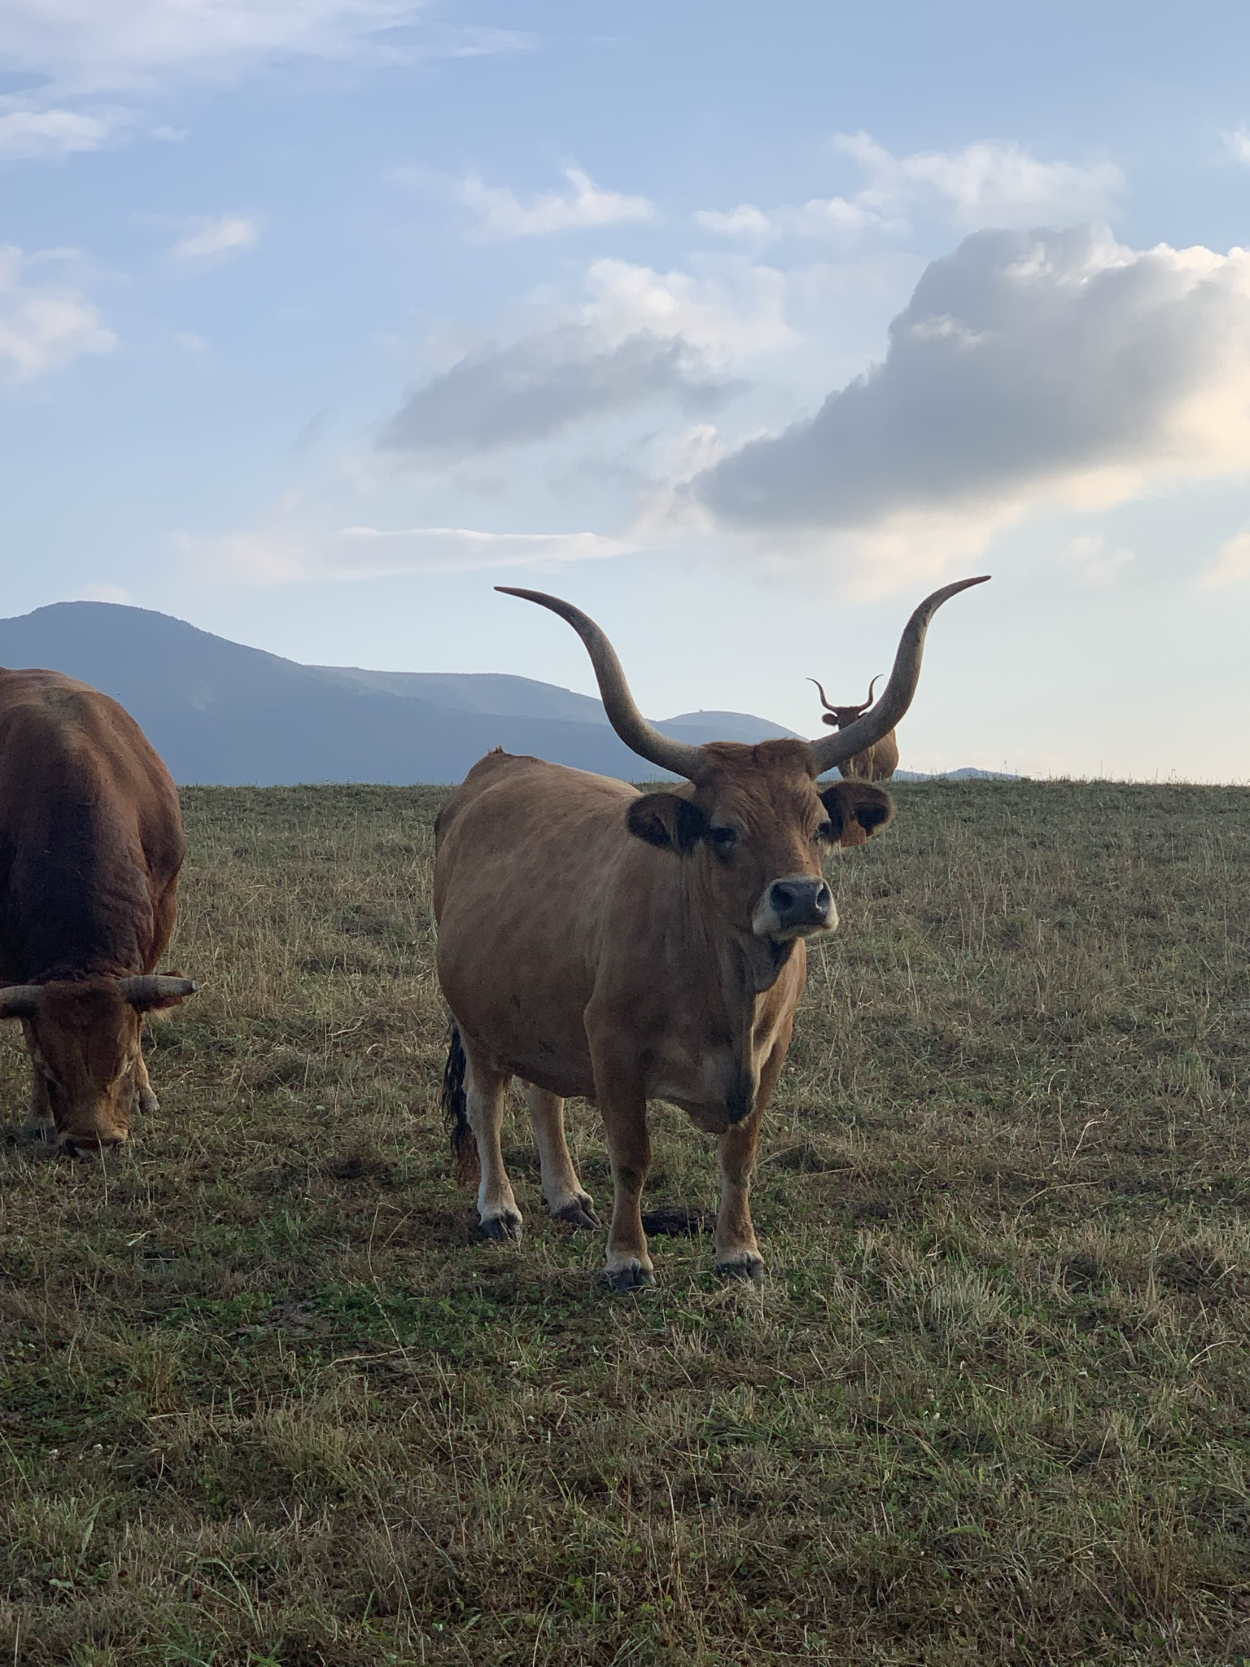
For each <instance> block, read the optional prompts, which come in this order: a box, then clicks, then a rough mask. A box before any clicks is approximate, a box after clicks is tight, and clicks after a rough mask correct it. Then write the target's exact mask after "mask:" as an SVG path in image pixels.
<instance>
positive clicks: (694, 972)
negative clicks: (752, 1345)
mask: <svg viewBox="0 0 1250 1667" xmlns="http://www.w3.org/2000/svg"><path fill="white" fill-rule="evenodd" d="M982 583H984V580H983V579H980V578H977V579H964V580H961V581H960V582H959V583H957V584H951V585H946V586H944V587H943V588H942V589H941V590H937V591H935V592H934V593H933V594H932V595H931V596H929V597H927V598H926V599H925V601H924V602H922V603H921V604H920V606H919V607H918V608H917V609H916V610H915V612H914V613H913V614H912V616H911V618H910V619H909V620H908V622H907V625H906V626H905V628H904V630H903V634H902V638H901V641H900V643H899V648H898V653H897V655H896V657H895V661H894V667H893V670H892V672H891V674H890V679H889V682H888V683H887V685H886V687H885V690H884V692H883V694H882V696H881V699H880V700H879V701H878V702H877V704H876V705H875V706H874V707H873V709H872V710H871V712H869V713H867V714H866V715H864V716H862V717H860V718H859V719H857V720H856V721H855V722H854V723H852V724H850V725H848V726H847V727H846V728H845V729H841V730H839V731H837V732H836V733H835V734H832V735H826V736H822V737H821V738H820V739H818V740H815V741H799V740H775V741H764V742H761V743H760V744H759V745H757V746H743V745H739V744H737V743H733V742H710V743H708V744H706V745H703V746H693V745H690V744H688V743H686V742H682V741H677V740H674V739H672V738H670V737H668V736H665V735H663V734H661V733H660V731H659V730H657V729H655V728H654V727H653V726H652V725H651V724H650V723H648V722H647V720H646V719H645V718H644V717H643V716H642V714H641V712H640V711H639V710H638V707H637V705H636V704H635V702H634V698H633V696H632V694H631V693H630V690H629V685H628V683H627V682H626V679H625V674H624V671H623V670H622V668H621V664H620V661H619V660H618V659H617V656H616V652H615V650H614V649H613V647H612V645H611V643H610V642H609V641H608V639H607V637H606V636H605V635H604V633H603V632H602V631H601V630H600V629H599V627H598V626H597V625H596V624H595V623H594V621H593V620H591V619H590V618H588V617H587V615H586V614H584V613H582V612H581V610H580V609H579V608H575V607H574V606H573V605H572V604H571V603H568V602H564V601H561V600H560V598H558V597H555V596H547V595H545V594H543V593H542V592H540V591H530V590H513V589H511V588H510V587H505V586H500V587H498V588H500V589H501V590H503V591H504V592H505V594H507V595H510V596H520V597H522V598H523V599H525V600H526V601H530V602H536V603H538V604H539V605H540V606H541V607H544V608H549V609H550V610H551V611H552V612H553V613H556V614H559V616H560V617H561V618H562V619H564V620H565V621H567V623H568V624H569V625H571V626H572V627H573V629H574V630H575V631H576V632H577V633H578V635H579V636H580V637H581V639H582V641H583V643H584V644H585V646H586V648H587V651H588V652H589V655H590V659H591V663H592V665H593V667H594V671H595V676H596V678H597V679H598V683H599V692H600V694H601V696H602V698H603V705H604V709H605V711H606V713H607V716H608V719H609V721H610V723H611V724H612V727H613V728H614V729H615V731H616V733H617V734H618V735H619V736H620V738H621V740H622V741H624V742H625V744H626V745H627V746H629V747H631V748H632V749H633V751H634V752H635V753H637V755H638V756H639V757H640V758H642V759H645V760H646V761H647V762H648V763H650V764H654V765H657V766H658V767H659V768H660V769H662V770H666V771H669V772H671V773H672V774H674V775H677V776H680V777H683V778H684V780H683V782H682V784H681V785H680V786H677V787H675V788H673V789H671V790H670V789H664V790H662V791H660V792H655V793H642V792H640V791H639V790H638V789H637V788H634V787H631V786H629V785H628V784H627V783H625V782H622V781H616V780H613V779H611V778H609V777H606V776H599V775H591V774H588V773H587V772H585V771H581V770H572V769H567V768H565V767H564V766H563V765H559V764H547V763H544V762H542V761H541V760H540V759H536V758H525V757H513V756H511V755H509V754H508V753H505V752H503V751H501V750H497V751H495V752H492V753H488V754H487V756H486V757H485V758H483V759H481V760H480V761H479V762H478V763H477V764H475V765H474V767H473V769H472V770H470V772H469V774H468V776H467V777H466V778H465V780H464V782H463V784H462V785H461V786H460V787H459V788H457V789H456V791H455V792H454V793H453V794H452V796H451V798H450V799H449V801H448V802H447V804H446V806H445V807H444V809H443V811H442V812H441V814H440V815H439V818H438V821H437V824H436V827H435V859H434V914H435V919H436V921H437V924H438V976H439V982H440V984H441V986H442V990H443V995H444V997H445V998H446V1001H447V1005H448V1007H449V1008H450V1010H451V1015H452V1034H451V1044H450V1048H449V1052H448V1059H447V1069H446V1073H445V1078H444V1095H443V1098H444V1106H445V1109H446V1112H447V1114H448V1118H449V1121H450V1125H451V1136H452V1146H453V1150H454V1153H455V1155H456V1159H457V1165H458V1171H459V1173H460V1176H461V1178H462V1179H466V1180H468V1179H471V1178H474V1177H476V1178H477V1180H478V1191H477V1212H478V1221H479V1225H480V1229H481V1231H482V1232H483V1233H484V1234H485V1235H486V1236H487V1237H489V1238H493V1239H517V1238H519V1237H520V1234H521V1213H520V1211H519V1209H518V1208H517V1202H516V1197H515V1195H514V1193H513V1190H512V1185H511V1182H510V1181H509V1179H508V1174H507V1171H506V1169H505V1167H504V1161H503V1154H502V1150H501V1146H500V1129H501V1123H502V1118H503V1109H504V1098H505V1094H506V1091H507V1087H508V1084H509V1082H510V1080H511V1079H512V1078H513V1077H517V1078H519V1079H520V1081H521V1082H522V1083H523V1084H524V1086H525V1089H526V1093H527V1096H528V1100H529V1110H530V1115H531V1118H532V1121H533V1127H534V1136H535V1140H536V1143H537V1146H538V1155H539V1162H540V1166H541V1172H542V1190H543V1196H544V1198H545V1200H546V1203H547V1207H548V1209H549V1210H550V1211H551V1213H552V1215H554V1216H556V1217H557V1218H559V1219H560V1220H563V1221H566V1222H569V1223H571V1224H572V1225H573V1226H575V1227H594V1226H597V1225H598V1218H597V1217H596V1215H595V1212H594V1206H593V1203H592V1201H591V1199H590V1197H589V1195H588V1194H587V1192H586V1190H585V1189H584V1187H583V1186H582V1184H581V1181H580V1180H579V1178H578V1176H577V1173H576V1171H575V1169H574V1167H573V1163H572V1159H571V1157H570V1155H569V1150H568V1146H567V1144H566V1142H565V1137H564V1101H565V1100H566V1099H567V1098H568V1097H569V1096H571V1095H581V1096H583V1097H585V1098H586V1099H589V1100H594V1101H595V1102H596V1103H597V1104H598V1106H599V1110H600V1113H601V1115H602V1117H603V1122H604V1127H605V1130H606V1134H607V1142H608V1151H609V1155H610V1158H611V1164H612V1178H613V1186H614V1199H613V1209H612V1220H611V1225H610V1227H609V1231H608V1254H607V1265H606V1268H605V1270H604V1277H605V1279H606V1280H607V1282H608V1284H609V1285H610V1286H611V1287H612V1288H614V1289H616V1290H620V1291H628V1290H634V1289H637V1288H639V1287H641V1286H645V1285H650V1284H651V1283H653V1281H654V1270H653V1267H652V1262H651V1257H650V1255H649V1253H648V1249H647V1241H646V1236H645V1233H644V1231H643V1225H642V1216H641V1208H640V1202H641V1198H642V1191H643V1186H644V1184H645V1182H646V1178H647V1170H648V1168H649V1166H650V1163H651V1145H650V1140H649V1138H648V1132H647V1102H648V1100H652V1099H660V1100H667V1101H671V1102H672V1103H674V1104H675V1105H678V1106H680V1107H681V1108H682V1109H683V1110H685V1111H686V1112H687V1113H688V1114H689V1116H690V1117H691V1118H692V1119H693V1121H694V1122H695V1124H696V1125H697V1126H698V1127H700V1128H702V1129H704V1130H706V1131H707V1132H709V1133H711V1134H714V1135H716V1136H717V1139H718V1141H719V1159H720V1176H721V1195H720V1208H719V1211H718V1214H717V1218H716V1229H715V1239H714V1244H715V1260H716V1268H717V1271H718V1272H719V1273H721V1274H722V1275H725V1276H726V1277H733V1278H746V1279H759V1278H761V1277H762V1275H763V1269H764V1263H763V1259H762V1258H761V1256H760V1253H759V1246H758V1244H757V1243H756V1237H755V1229H754V1227H753V1226H752V1223H751V1209H750V1201H749V1191H750V1182H751V1172H752V1168H753V1166H754V1161H755V1151H756V1145H757V1141H758V1137H759V1128H760V1119H761V1117H762V1115H763V1112H764V1109H765V1107H766V1105H767V1103H768V1098H769V1095H770V1094H771V1092H772V1089H773V1085H774V1084H775V1082H776V1080H777V1076H778V1073H779V1071H780V1070H781V1066H782V1063H783V1061H784V1059H785V1056H786V1050H787V1048H788V1047H789V1043H790V1035H791V1031H792V1030H793V1027H794V1015H795V1010H796V1008H797V1006H798V1002H799V998H800V996H801V995H802V992H803V986H804V981H805V978H806V968H807V949H806V940H807V939H808V938H809V937H812V936H814V935H816V934H818V933H823V932H829V931H832V930H833V929H834V928H835V927H836V925H837V920H838V916H837V910H836V908H835V906H834V900H833V895H832V892H831V891H830V888H829V885H828V882H827V881H826V879H825V876H824V873H823V871H822V862H821V854H822V850H823V848H825V847H828V846H830V845H835V846H837V845H840V846H854V845H862V844H864V843H865V842H866V841H867V840H868V839H869V838H871V837H872V836H873V835H875V834H876V833H878V832H879V831H880V830H881V829H882V828H883V827H884V826H885V825H886V823H887V822H888V821H889V820H890V818H891V816H892V815H893V808H894V807H893V804H892V802H891V800H890V797H889V794H888V793H886V792H885V790H884V789H883V788H881V787H878V786H876V785H875V784H873V783H871V782H861V781H854V780H844V781H838V782H833V783H821V782H820V781H819V780H818V778H819V777H820V776H821V775H822V774H823V773H824V772H825V771H827V770H831V769H833V768H834V766H835V765H838V764H841V763H843V762H844V761H846V760H847V759H849V758H852V757H854V756H856V755H857V754H859V753H862V752H863V751H864V750H865V749H866V748H869V747H871V746H872V745H873V744H874V743H875V742H876V741H877V740H879V739H880V737H881V736H883V735H884V734H886V733H887V732H888V731H889V730H890V729H892V728H893V726H894V725H895V724H896V723H897V722H898V720H899V719H900V718H901V717H902V716H903V714H904V713H905V712H906V711H907V708H908V706H909V705H910V704H911V700H912V696H913V694H914V693H915V689H916V684H917V680H918V678H919V675H920V662H921V654H922V649H923V644H924V636H925V631H926V629H927V627H928V624H929V620H930V619H931V618H932V616H933V614H934V612H935V611H936V609H937V608H939V607H940V606H941V605H942V603H943V602H945V601H947V600H948V599H949V598H950V597H952V596H955V595H957V594H958V593H959V592H960V591H961V590H966V589H968V587H969V586H970V585H976V584H982Z"/></svg>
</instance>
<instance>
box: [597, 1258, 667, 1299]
mask: <svg viewBox="0 0 1250 1667" xmlns="http://www.w3.org/2000/svg"><path fill="white" fill-rule="evenodd" d="M603 1283H604V1284H605V1285H606V1286H607V1288H608V1290H609V1291H618V1292H620V1293H622V1294H624V1293H626V1292H629V1291H645V1290H646V1289H647V1287H648V1286H650V1285H654V1284H655V1275H654V1274H653V1273H652V1272H651V1269H650V1268H644V1267H643V1266H642V1264H641V1263H639V1262H631V1263H630V1265H629V1267H627V1268H605V1269H604V1270H603Z"/></svg>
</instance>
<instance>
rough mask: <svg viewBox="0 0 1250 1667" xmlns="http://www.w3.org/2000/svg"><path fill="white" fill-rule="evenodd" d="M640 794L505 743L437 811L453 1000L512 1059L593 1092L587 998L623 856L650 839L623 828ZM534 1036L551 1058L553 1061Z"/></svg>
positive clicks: (558, 1084) (469, 1025)
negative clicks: (537, 1053)
mask: <svg viewBox="0 0 1250 1667" xmlns="http://www.w3.org/2000/svg"><path fill="white" fill-rule="evenodd" d="M637 796H638V795H637V790H636V789H635V788H633V787H630V786H629V785H628V784H627V783H626V782H621V781H616V780H613V779H611V778H610V777H607V776H597V775H592V774H590V773H589V772H587V771H583V770H572V769H568V768H566V767H565V766H563V765H560V764H547V763H545V762H543V761H542V760H540V759H535V758H525V757H519V756H514V755H511V754H508V753H503V752H494V753H489V754H488V755H487V756H486V757H485V758H483V759H482V760H481V761H480V762H479V763H478V764H476V765H475V766H474V768H473V769H472V770H471V771H470V772H469V774H468V776H467V777H466V778H465V780H464V782H463V783H462V785H461V786H460V787H458V788H457V789H456V791H455V792H454V793H453V794H452V796H451V798H450V799H449V800H448V802H447V805H446V806H445V808H444V809H443V811H442V813H441V814H440V816H439V819H438V822H437V825H436V830H435V839H436V850H435V859H434V916H435V919H436V921H437V922H438V971H439V981H440V983H441V984H442V987H443V993H444V995H445V996H446V998H447V1001H448V1004H449V1005H450V1007H451V1009H452V1012H453V1013H454V1014H455V1015H456V1018H457V1020H458V1021H459V1022H460V1023H461V1025H462V1026H463V1027H464V1028H465V1029H466V1030H467V1031H468V1032H469V1033H470V1034H472V1035H475V1036H477V1037H479V1038H482V1039H483V1040H485V1039H489V1040H490V1042H491V1046H492V1048H494V1049H495V1050H496V1051H497V1053H498V1055H499V1057H500V1058H501V1059H503V1060H505V1061H506V1062H507V1063H508V1065H509V1066H510V1068H513V1069H516V1070H518V1071H519V1072H520V1074H522V1075H524V1076H527V1078H528V1080H530V1081H534V1082H538V1083H540V1084H541V1085H543V1086H550V1087H553V1088H555V1089H556V1090H557V1091H563V1092H578V1093H587V1092H589V1087H588V1085H587V1084H586V1083H585V1082H584V1081H579V1084H578V1086H576V1087H573V1086H571V1085H570V1082H569V1080H568V1074H569V1073H571V1074H572V1076H574V1077H578V1078H581V1077H582V1076H584V1073H585V1072H586V1071H588V1069H589V1061H588V1058H587V1056H586V1043H585V1035H584V1030H583V1026H582V1012H583V1009H584V1007H585V1005H586V1002H587V1001H588V1000H589V999H590V995H591V992H592V990H593V988H594V984H595V978H596V970H597V967H598V963H599V959H600V954H601V951H602V948H603V947H604V942H605V934H606V933H607V932H608V931H609V930H610V923H611V911H612V905H613V898H614V895H615V892H616V889H617V881H618V879H619V874H618V870H619V869H620V867H621V865H622V863H623V862H627V861H628V860H629V859H630V857H631V856H632V855H633V851H632V850H631V848H632V847H637V849H638V851H639V852H642V851H643V850H644V848H643V847H642V846H641V844H640V842H637V841H634V840H631V839H629V838H628V837H623V834H624V828H625V818H626V815H627V812H628V809H629V804H630V801H631V800H632V799H634V798H636V797H637ZM535 1046H537V1047H539V1048H540V1049H541V1050H542V1051H543V1052H544V1054H545V1055H546V1056H547V1057H549V1059H550V1061H551V1062H552V1066H553V1069H552V1072H551V1073H550V1074H547V1075H544V1071H543V1061H542V1059H541V1058H536V1057H534V1056H533V1054H532V1053H531V1052H530V1050H532V1049H533V1048H534V1047H535ZM557 1061H558V1062H559V1069H558V1070H557V1069H556V1068H555V1063H556V1062H557ZM557 1078H559V1080H558V1081H557Z"/></svg>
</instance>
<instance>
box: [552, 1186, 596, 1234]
mask: <svg viewBox="0 0 1250 1667" xmlns="http://www.w3.org/2000/svg"><path fill="white" fill-rule="evenodd" d="M551 1213H552V1216H553V1217H554V1218H555V1220H556V1221H565V1222H567V1223H568V1225H569V1226H570V1227H602V1226H603V1223H602V1222H601V1221H600V1220H599V1217H598V1216H597V1215H596V1214H595V1204H594V1199H593V1198H591V1196H590V1194H589V1193H585V1192H579V1193H578V1194H577V1196H576V1197H575V1198H573V1199H571V1200H570V1202H569V1203H567V1204H565V1205H564V1207H563V1208H562V1209H559V1210H553V1211H552V1212H551Z"/></svg>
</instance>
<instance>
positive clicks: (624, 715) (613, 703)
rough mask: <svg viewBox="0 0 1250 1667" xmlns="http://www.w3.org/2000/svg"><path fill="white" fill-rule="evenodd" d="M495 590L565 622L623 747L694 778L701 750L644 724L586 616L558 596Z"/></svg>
mask: <svg viewBox="0 0 1250 1667" xmlns="http://www.w3.org/2000/svg"><path fill="white" fill-rule="evenodd" d="M495 589H496V590H498V591H501V592H502V593H503V595H505V596H520V597H522V598H523V599H524V600H525V601H526V602H537V603H538V605H539V606H540V607H543V608H550V609H551V611H552V613H553V614H559V616H560V618H561V619H563V620H567V621H568V623H569V624H570V625H571V626H572V627H573V629H574V630H575V631H576V632H577V634H578V636H579V637H580V638H581V639H582V641H583V642H584V643H585V644H586V651H587V653H588V654H589V655H590V663H591V665H592V666H593V667H594V668H595V677H596V678H597V679H598V682H599V694H600V695H601V697H602V699H603V709H604V711H605V712H606V713H607V715H608V722H609V723H610V724H611V725H612V728H613V729H614V730H615V731H616V733H617V734H618V735H619V736H620V738H621V740H622V741H624V743H625V745H626V746H627V747H630V748H632V750H633V751H634V752H636V753H637V754H638V756H639V757H640V758H645V759H646V760H647V762H648V763H650V764H658V765H659V766H660V768H661V769H662V770H671V771H672V773H673V774H674V775H675V776H685V777H686V779H687V780H691V779H692V778H693V777H694V776H695V774H696V773H697V771H698V769H699V765H700V762H701V761H702V757H703V749H702V747H694V746H691V745H690V744H689V742H687V741H674V740H671V739H670V738H669V737H668V736H667V735H661V734H660V732H659V730H658V729H656V728H655V726H654V725H653V724H649V723H648V722H647V720H646V719H645V718H644V717H643V715H642V713H641V712H640V711H639V710H638V707H637V704H636V703H635V701H634V697H633V695H632V694H630V692H629V684H628V683H627V682H626V681H625V673H624V671H623V670H622V668H621V662H620V661H619V660H618V659H617V657H616V650H615V649H614V648H613V647H612V644H611V643H610V642H609V641H608V639H607V637H606V636H604V634H603V632H602V631H601V630H600V629H599V627H598V626H597V625H596V624H595V622H594V620H593V619H591V618H590V616H589V615H588V614H584V613H583V612H582V610H581V609H580V608H575V607H574V606H573V604H572V603H571V602H564V601H561V599H560V598H559V597H558V596H548V595H547V594H546V592H545V591H541V590H516V589H514V588H513V586H511V585H496V586H495Z"/></svg>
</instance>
